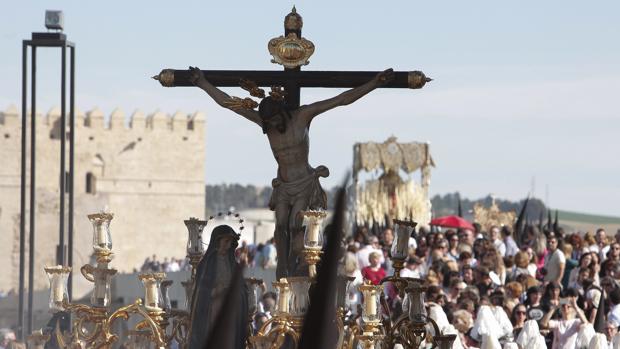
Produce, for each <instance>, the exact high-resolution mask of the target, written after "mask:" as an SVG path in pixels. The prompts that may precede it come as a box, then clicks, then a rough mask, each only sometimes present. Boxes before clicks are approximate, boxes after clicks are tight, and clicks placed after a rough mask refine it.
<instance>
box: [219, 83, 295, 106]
mask: <svg viewBox="0 0 620 349" xmlns="http://www.w3.org/2000/svg"><path fill="white" fill-rule="evenodd" d="M239 86H241V88H242V89H244V90H246V91H248V92H249V93H250V96H252V97H256V98H259V99H263V98H265V90H263V89H262V88H260V87H258V85H256V83H255V82H254V81H252V80H248V79H241V80H239ZM269 96H270V97H271V98H272V99H274V100H276V101H283V100H284V97H285V96H286V91H284V89H283V88H282V86H271V91H270V92H269ZM225 104H226V106H227V107H229V108H231V109H234V110H241V109H247V110H254V109H256V107H258V102H256V101H255V100H253V99H252V98H249V97H246V98H239V97H234V96H233V97H231V99H230V100H229V101H227V102H225Z"/></svg>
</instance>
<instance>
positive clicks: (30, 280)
mask: <svg viewBox="0 0 620 349" xmlns="http://www.w3.org/2000/svg"><path fill="white" fill-rule="evenodd" d="M31 65H32V67H31V69H32V81H31V82H30V88H31V90H32V93H31V98H32V99H31V102H30V133H31V136H30V236H29V238H28V244H29V246H28V263H29V265H28V324H27V327H26V333H32V303H33V302H32V300H33V296H34V295H33V292H34V245H35V239H34V232H35V225H34V218H35V209H36V207H35V195H36V189H35V184H36V178H35V173H36V171H35V167H36V134H37V129H36V120H37V105H36V100H37V99H36V98H37V47H36V46H32V64H31Z"/></svg>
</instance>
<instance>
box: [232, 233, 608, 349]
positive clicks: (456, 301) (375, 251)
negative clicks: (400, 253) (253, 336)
mask: <svg viewBox="0 0 620 349" xmlns="http://www.w3.org/2000/svg"><path fill="white" fill-rule="evenodd" d="M474 226H475V229H473V230H470V229H462V230H454V229H448V230H445V231H442V232H432V233H431V232H430V231H426V230H424V229H419V230H418V231H417V232H416V233H415V234H414V236H413V237H411V238H410V240H409V257H408V258H407V260H406V263H405V267H404V269H403V270H401V271H400V276H402V277H410V278H421V279H423V280H424V282H425V286H426V287H427V291H426V293H425V301H426V305H427V311H428V314H429V316H430V317H431V318H432V319H434V320H435V322H436V323H437V324H438V326H439V328H440V329H442V331H443V332H444V333H450V332H452V333H454V334H458V339H457V342H456V344H455V348H502V347H503V348H528V349H539V348H540V349H543V348H553V349H556V348H558V349H559V348H566V349H572V348H605V349H606V348H617V347H618V348H620V335H618V336H616V334H617V333H618V327H619V325H620V230H619V231H618V232H617V233H616V234H615V236H610V235H608V234H607V232H606V231H605V230H603V229H599V230H597V231H596V232H595V233H590V232H588V233H585V234H583V233H579V232H575V233H573V234H566V233H565V232H564V231H563V230H562V229H557V231H556V232H553V231H550V230H546V229H543V230H542V231H541V230H540V229H539V228H538V227H536V226H527V227H526V228H525V232H524V234H522V236H520V237H519V238H518V239H515V237H514V236H513V232H512V230H511V228H509V227H496V226H494V227H490V228H489V229H488V231H485V229H483V228H482V227H480V226H479V225H476V224H475V225H474ZM393 240H394V232H393V231H392V230H391V229H384V230H383V231H382V232H381V234H379V236H376V235H373V234H371V233H370V232H369V231H368V230H367V229H365V228H362V229H359V230H358V231H357V232H356V233H355V234H354V235H353V236H352V237H349V238H348V239H347V240H346V243H345V246H346V253H345V255H344V257H343V261H342V268H343V270H342V272H343V273H344V274H346V275H347V276H351V277H355V280H354V281H353V282H352V284H351V286H350V287H349V292H348V305H349V308H350V310H351V315H352V317H355V315H356V313H357V312H358V311H359V309H361V306H360V305H361V304H362V302H363V300H362V295H361V293H360V292H359V291H358V290H357V286H359V285H360V284H361V283H362V282H363V281H364V280H365V279H366V280H370V282H372V283H373V284H378V283H380V282H381V280H383V279H384V278H385V277H386V276H387V275H393V273H394V269H393V267H392V264H391V260H390V258H389V257H390V248H391V245H392V242H393ZM517 240H519V241H517ZM268 245H272V242H269V243H268V244H267V245H265V246H260V248H253V247H251V246H246V245H244V246H242V247H241V251H240V252H238V256H239V257H240V258H241V259H242V260H244V261H245V262H244V263H246V264H252V263H256V262H257V261H261V263H263V264H261V265H265V264H266V263H264V261H265V260H267V261H269V262H271V261H272V262H273V263H274V264H275V251H273V260H271V258H270V257H266V256H265V254H264V252H265V249H267V252H271V251H270V250H271V248H272V247H271V246H268ZM266 246H268V247H266ZM252 251H253V252H252ZM246 255H247V256H248V258H247V259H246ZM268 256H270V255H268ZM250 257H251V258H250ZM384 285H385V288H384V296H385V297H386V300H387V304H388V305H389V309H384V310H383V312H384V314H383V315H384V316H386V317H387V316H389V317H391V318H392V320H396V319H398V318H399V317H401V316H402V315H403V312H404V311H406V310H403V303H405V304H406V303H407V302H405V298H406V297H407V295H406V293H405V294H404V295H402V294H399V292H398V290H397V289H396V288H395V287H394V285H392V284H390V283H385V284H384ZM276 301H277V299H276V295H275V294H274V293H272V292H266V293H265V294H264V295H263V296H262V300H261V302H260V304H259V309H260V311H259V312H258V313H257V315H256V316H255V323H254V326H255V327H256V328H257V329H258V328H260V326H261V325H262V324H263V323H265V322H266V321H267V320H268V319H269V318H270V317H271V312H272V311H273V308H274V306H275V304H276ZM614 338H615V339H614ZM614 343H616V344H615V345H616V346H614Z"/></svg>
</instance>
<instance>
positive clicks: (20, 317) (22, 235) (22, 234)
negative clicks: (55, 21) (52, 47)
mask: <svg viewBox="0 0 620 349" xmlns="http://www.w3.org/2000/svg"><path fill="white" fill-rule="evenodd" d="M27 68H28V45H27V44H26V42H25V41H24V42H23V43H22V159H21V161H22V162H21V167H22V168H21V187H20V202H19V205H20V208H19V209H20V219H19V305H18V307H17V312H18V314H17V331H18V333H17V335H18V337H19V339H20V340H21V341H23V340H24V290H25V287H24V286H25V285H24V284H25V277H24V276H25V275H24V274H25V271H26V265H25V262H26V258H25V255H26V159H27V158H26V148H27V144H28V143H27V140H26V138H27V137H26V136H27V134H28V133H27V132H26V129H27V127H28V123H27V121H26V113H27V109H26V108H27V105H28V102H27V99H28V70H27Z"/></svg>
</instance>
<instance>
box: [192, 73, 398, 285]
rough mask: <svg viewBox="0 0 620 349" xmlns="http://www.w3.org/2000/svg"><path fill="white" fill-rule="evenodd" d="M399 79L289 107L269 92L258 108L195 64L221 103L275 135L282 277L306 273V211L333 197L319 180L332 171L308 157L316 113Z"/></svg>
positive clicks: (200, 82) (273, 203)
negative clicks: (241, 103) (238, 103)
mask: <svg viewBox="0 0 620 349" xmlns="http://www.w3.org/2000/svg"><path fill="white" fill-rule="evenodd" d="M393 79H394V71H393V70H392V69H387V70H385V71H383V72H381V73H379V74H377V75H376V76H375V77H374V78H373V79H372V80H370V81H368V82H367V83H365V84H363V85H361V86H358V87H356V88H353V89H351V90H348V91H345V92H343V93H341V94H339V95H337V96H335V97H332V98H329V99H326V100H323V101H318V102H315V103H312V104H309V105H302V106H300V107H299V108H295V109H290V108H287V107H286V105H285V103H284V101H283V100H278V99H276V98H273V97H271V96H269V97H266V98H264V99H263V100H262V101H261V103H260V105H259V108H258V111H256V110H252V109H245V108H239V107H232V105H234V99H233V98H232V97H231V96H229V95H228V94H226V93H224V92H223V91H221V90H219V89H218V88H216V87H215V86H213V85H212V84H211V83H210V82H209V81H207V79H206V78H205V77H204V75H203V73H202V71H201V70H200V69H198V68H195V67H190V77H189V80H190V82H191V83H193V84H194V85H195V86H198V87H200V88H201V89H203V90H204V91H205V92H206V93H207V94H208V95H209V96H210V97H211V98H213V100H215V102H216V103H217V104H219V105H220V106H222V107H224V108H227V109H230V110H232V111H234V112H235V113H237V114H239V115H241V116H243V117H244V118H246V119H248V120H250V121H252V122H253V123H255V124H257V125H258V126H260V127H261V128H262V130H263V133H264V134H266V135H267V138H268V139H269V145H270V146H271V151H272V152H273V156H274V158H275V159H276V162H277V163H278V173H277V177H276V178H275V179H273V181H272V186H273V193H272V195H271V200H270V202H269V208H270V209H271V210H274V211H275V215H276V229H275V232H274V237H275V242H276V251H277V256H278V264H277V269H276V276H277V278H278V279H280V278H283V277H287V276H294V275H305V274H307V270H301V269H302V268H300V265H301V263H300V261H301V260H303V258H302V253H301V251H302V249H303V231H302V224H303V217H302V215H301V214H300V211H304V210H307V209H319V208H322V209H325V208H326V207H327V197H326V195H325V192H324V191H323V189H322V188H321V185H320V183H319V177H327V176H328V175H329V170H328V169H327V167H325V166H318V167H316V168H313V167H312V166H310V164H309V163H308V152H309V150H310V144H309V138H308V131H309V128H310V122H311V121H312V119H314V117H315V116H317V115H319V114H321V113H323V112H326V111H328V110H330V109H333V108H335V107H339V106H342V105H347V104H351V103H353V102H355V101H356V100H358V99H359V98H361V97H363V96H364V95H366V94H367V93H369V92H370V91H372V90H374V89H375V88H377V87H380V86H382V85H384V84H386V83H389V82H390V81H392V80H393Z"/></svg>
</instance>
